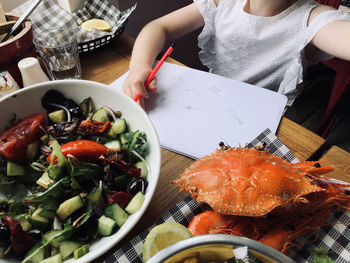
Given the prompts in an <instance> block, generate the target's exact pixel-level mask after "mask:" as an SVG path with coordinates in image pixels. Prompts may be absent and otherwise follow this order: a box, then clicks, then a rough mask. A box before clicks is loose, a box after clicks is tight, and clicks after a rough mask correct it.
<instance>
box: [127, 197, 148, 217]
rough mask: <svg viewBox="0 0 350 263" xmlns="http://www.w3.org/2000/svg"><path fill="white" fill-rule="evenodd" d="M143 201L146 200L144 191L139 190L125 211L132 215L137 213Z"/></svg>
mask: <svg viewBox="0 0 350 263" xmlns="http://www.w3.org/2000/svg"><path fill="white" fill-rule="evenodd" d="M143 201H145V195H144V194H143V193H142V192H138V193H137V194H136V195H134V197H133V198H132V199H131V200H130V202H129V204H128V205H127V206H126V207H125V211H126V212H128V213H129V214H130V215H131V214H134V213H136V212H137V211H139V210H140V208H141V207H142V204H143Z"/></svg>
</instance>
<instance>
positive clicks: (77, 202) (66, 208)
mask: <svg viewBox="0 0 350 263" xmlns="http://www.w3.org/2000/svg"><path fill="white" fill-rule="evenodd" d="M83 205H84V202H83V200H82V199H81V197H80V196H79V195H77V196H74V197H72V198H70V199H68V200H66V201H64V202H63V203H62V204H60V206H59V207H58V209H57V211H56V214H57V215H58V217H59V218H60V219H61V220H63V221H64V220H66V219H67V217H69V216H70V215H71V214H73V213H74V212H75V211H77V210H78V209H80V208H82V207H83Z"/></svg>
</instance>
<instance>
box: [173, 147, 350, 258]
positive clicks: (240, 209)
mask: <svg viewBox="0 0 350 263" xmlns="http://www.w3.org/2000/svg"><path fill="white" fill-rule="evenodd" d="M332 170H333V168H332V167H330V166H324V167H321V166H320V164H319V163H318V162H301V163H297V164H292V163H289V162H287V161H286V160H284V159H282V158H279V157H277V156H275V155H273V154H271V153H270V152H269V151H265V150H258V149H255V148H252V149H249V148H230V147H226V146H223V147H222V149H220V150H217V151H216V152H214V153H213V154H211V155H209V156H206V157H204V158H202V159H200V160H198V161H197V162H195V163H193V164H192V165H191V166H190V167H189V168H187V169H186V170H185V172H184V173H183V174H182V175H180V179H178V180H174V181H173V183H174V184H175V185H176V186H178V187H180V191H184V190H186V191H188V192H189V193H190V194H191V196H192V197H193V199H195V200H197V201H199V202H205V203H207V204H209V205H210V206H211V207H212V208H213V210H214V211H216V212H217V213H215V215H214V213H206V215H205V216H202V218H203V219H201V220H203V225H201V224H198V222H197V223H196V224H194V223H193V224H191V226H192V228H190V229H191V231H192V232H193V234H195V235H196V234H197V233H199V234H203V228H205V229H206V230H205V231H204V232H205V233H230V234H235V235H242V236H246V237H249V238H254V239H257V240H262V241H263V240H264V239H262V238H263V237H264V238H265V240H268V241H266V242H264V243H268V244H269V242H270V241H271V238H267V237H266V235H267V234H271V235H272V234H274V236H273V238H272V240H273V239H274V238H276V237H277V236H278V237H279V238H280V237H281V233H284V235H283V236H284V237H285V240H284V239H283V240H282V241H281V242H277V243H278V246H277V245H276V246H274V247H275V248H277V249H280V250H282V251H283V252H286V250H287V248H288V247H289V244H290V242H289V241H291V240H292V239H293V238H294V237H296V236H298V235H300V234H304V233H307V232H311V231H313V230H315V229H316V228H317V227H319V226H320V225H321V224H322V223H324V221H325V220H326V219H327V218H328V217H329V216H330V215H331V214H332V213H333V212H334V211H335V210H336V209H337V208H346V209H349V208H350V196H349V195H347V192H346V191H344V189H343V187H344V185H339V184H334V183H329V182H328V181H327V180H326V179H325V178H323V177H321V176H320V175H321V174H324V173H327V172H329V171H332ZM349 186H350V185H347V187H349ZM218 213H219V215H220V214H225V215H230V216H224V217H222V216H221V217H220V216H219V217H218V216H217V214H218ZM197 217H199V216H197ZM204 218H205V219H204ZM195 219H196V218H195ZM212 219H213V220H212ZM196 220H198V218H197V219H196ZM204 222H205V223H204ZM208 222H210V223H209V224H208ZM223 222H225V223H223ZM194 225H196V227H194ZM209 225H212V227H210V226H209ZM274 241H275V240H274Z"/></svg>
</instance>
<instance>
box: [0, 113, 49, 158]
mask: <svg viewBox="0 0 350 263" xmlns="http://www.w3.org/2000/svg"><path fill="white" fill-rule="evenodd" d="M40 125H41V126H45V114H44V113H38V114H33V115H30V116H28V117H26V118H24V119H23V120H22V121H20V122H19V123H17V124H16V125H15V126H13V127H11V128H10V129H8V130H7V131H5V132H4V133H3V134H1V135H0V154H1V155H2V156H4V157H5V158H6V159H7V160H9V161H17V160H19V159H21V158H22V157H23V156H24V155H25V153H26V150H27V146H28V144H30V143H32V142H33V141H35V140H37V139H39V138H40V136H41V135H43V133H44V132H43V131H42V130H41V129H40Z"/></svg>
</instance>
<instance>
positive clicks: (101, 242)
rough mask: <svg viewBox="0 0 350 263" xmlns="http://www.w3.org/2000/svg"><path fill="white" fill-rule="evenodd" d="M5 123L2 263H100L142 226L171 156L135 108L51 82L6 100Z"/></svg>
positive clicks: (85, 88) (102, 92)
mask: <svg viewBox="0 0 350 263" xmlns="http://www.w3.org/2000/svg"><path fill="white" fill-rule="evenodd" d="M0 119H1V124H0V219H1V221H0V256H1V257H2V259H1V257H0V261H2V260H5V261H6V262H24V263H25V262H31V263H36V262H44V263H57V262H58V263H59V262H91V261H92V260H94V259H96V258H98V257H99V256H101V255H102V254H103V253H105V252H107V251H108V250H109V249H111V248H112V247H113V246H114V245H115V244H116V243H117V242H118V241H120V240H121V239H122V238H123V237H124V236H125V235H126V234H127V233H128V232H129V231H130V230H131V229H132V228H133V226H135V224H137V223H138V221H139V220H140V218H141V216H142V215H143V213H144V212H145V210H146V209H147V206H148V205H149V203H150V201H151V198H152V195H153V193H154V191H155V188H156V185H157V181H158V176H159V170H160V163H161V162H160V161H161V153H160V145H159V140H158V136H157V133H156V130H155V128H154V126H153V124H152V123H151V121H150V119H149V117H148V115H147V114H146V113H145V112H144V111H143V109H142V108H141V107H140V106H139V105H137V104H136V103H135V102H134V101H133V100H132V99H130V98H129V97H127V96H126V95H124V94H122V93H121V92H119V91H118V90H115V89H113V88H110V87H108V86H107V85H104V84H100V83H96V82H91V81H85V80H61V81H52V82H45V83H40V84H36V85H33V86H30V87H28V88H24V89H21V90H19V91H16V92H14V93H11V94H10V95H7V96H5V97H3V98H1V99H0Z"/></svg>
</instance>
